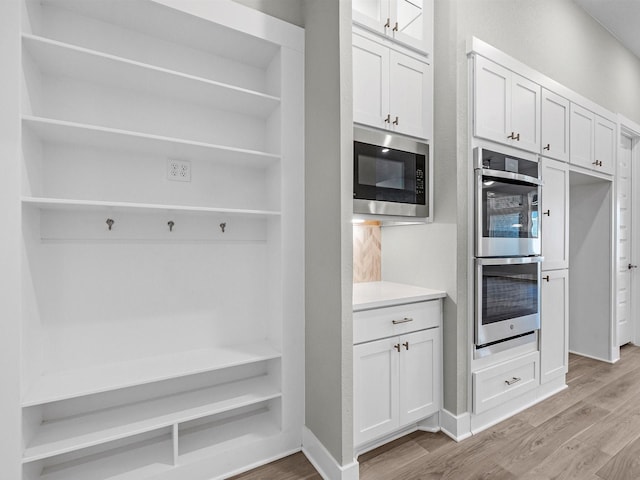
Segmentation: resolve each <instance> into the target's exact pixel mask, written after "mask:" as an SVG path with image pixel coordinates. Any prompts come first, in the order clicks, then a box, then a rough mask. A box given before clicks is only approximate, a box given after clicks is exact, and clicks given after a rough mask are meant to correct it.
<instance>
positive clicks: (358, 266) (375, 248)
mask: <svg viewBox="0 0 640 480" xmlns="http://www.w3.org/2000/svg"><path fill="white" fill-rule="evenodd" d="M381 239H382V232H381V228H380V224H379V222H365V223H360V224H355V225H354V226H353V283H360V282H378V281H380V280H381V279H382V240H381Z"/></svg>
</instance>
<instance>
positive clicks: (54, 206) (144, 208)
mask: <svg viewBox="0 0 640 480" xmlns="http://www.w3.org/2000/svg"><path fill="white" fill-rule="evenodd" d="M22 203H23V204H24V205H31V206H34V207H38V208H40V209H42V210H68V211H74V210H75V211H81V210H87V209H90V210H98V211H110V212H138V213H162V212H167V213H188V214H205V215H206V214H214V213H220V214H226V215H237V216H250V217H251V216H253V217H277V216H279V215H280V212H276V211H270V210H247V209H238V208H217V207H200V206H182V205H156V204H145V203H132V202H104V201H98V200H77V199H65V198H41V197H23V198H22Z"/></svg>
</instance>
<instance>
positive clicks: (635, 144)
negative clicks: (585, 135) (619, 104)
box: [615, 114, 640, 357]
mask: <svg viewBox="0 0 640 480" xmlns="http://www.w3.org/2000/svg"><path fill="white" fill-rule="evenodd" d="M623 135H624V136H627V137H631V139H632V145H631V192H630V203H631V205H632V212H631V222H632V224H631V247H630V254H631V258H632V259H633V261H635V262H637V261H640V241H639V239H640V207H638V206H636V205H637V203H638V200H640V167H639V165H640V124H638V123H636V122H634V121H632V120H629V119H628V118H626V117H624V116H623V115H620V114H618V142H617V145H618V147H617V148H618V151H617V153H618V155H620V137H622V136H623ZM616 186H617V185H616ZM616 201H617V189H616ZM615 242H616V247H617V245H618V225H617V218H616V239H615ZM617 259H618V256H617V255H616V263H617ZM616 276H617V268H616ZM615 291H616V295H617V287H616V289H615ZM629 291H630V299H631V307H630V309H629V316H630V318H631V319H632V320H631V321H632V323H631V328H632V333H631V342H632V343H633V344H635V345H640V319H639V318H638V312H639V311H640V305H638V304H639V303H640V281H639V279H636V280H635V281H633V278H632V279H631V281H630V286H629ZM616 317H617V316H616ZM617 326H618V319H617V318H616V330H615V331H616V337H617ZM616 344H617V339H616ZM618 348H619V347H618ZM618 357H619V355H618Z"/></svg>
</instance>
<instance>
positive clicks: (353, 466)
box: [302, 426, 360, 480]
mask: <svg viewBox="0 0 640 480" xmlns="http://www.w3.org/2000/svg"><path fill="white" fill-rule="evenodd" d="M302 453H304V454H305V456H306V457H307V459H308V460H309V461H310V462H311V464H312V465H313V466H314V467H315V469H316V470H317V471H318V473H319V474H320V476H321V477H322V478H324V479H325V480H359V478H360V469H359V467H360V465H359V464H358V462H357V460H356V459H355V458H354V459H353V462H351V463H350V464H348V465H340V464H338V462H337V461H336V459H335V458H333V455H331V454H330V453H329V451H328V450H327V449H326V448H325V446H324V445H323V444H322V442H320V440H318V438H317V437H316V436H315V435H314V434H313V432H312V431H311V430H309V429H308V428H307V427H306V426H303V427H302Z"/></svg>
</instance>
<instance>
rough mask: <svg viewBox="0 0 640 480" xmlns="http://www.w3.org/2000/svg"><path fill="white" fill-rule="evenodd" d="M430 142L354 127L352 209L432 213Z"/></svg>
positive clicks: (410, 214)
mask: <svg viewBox="0 0 640 480" xmlns="http://www.w3.org/2000/svg"><path fill="white" fill-rule="evenodd" d="M428 166H429V145H427V144H426V143H421V142H419V141H416V140H412V139H409V138H407V137H402V136H399V135H394V134H390V133H386V132H377V131H373V130H366V129H363V128H358V127H356V128H354V132H353V212H354V213H360V214H373V215H393V216H402V217H428V216H429V192H428V189H429V168H428Z"/></svg>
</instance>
